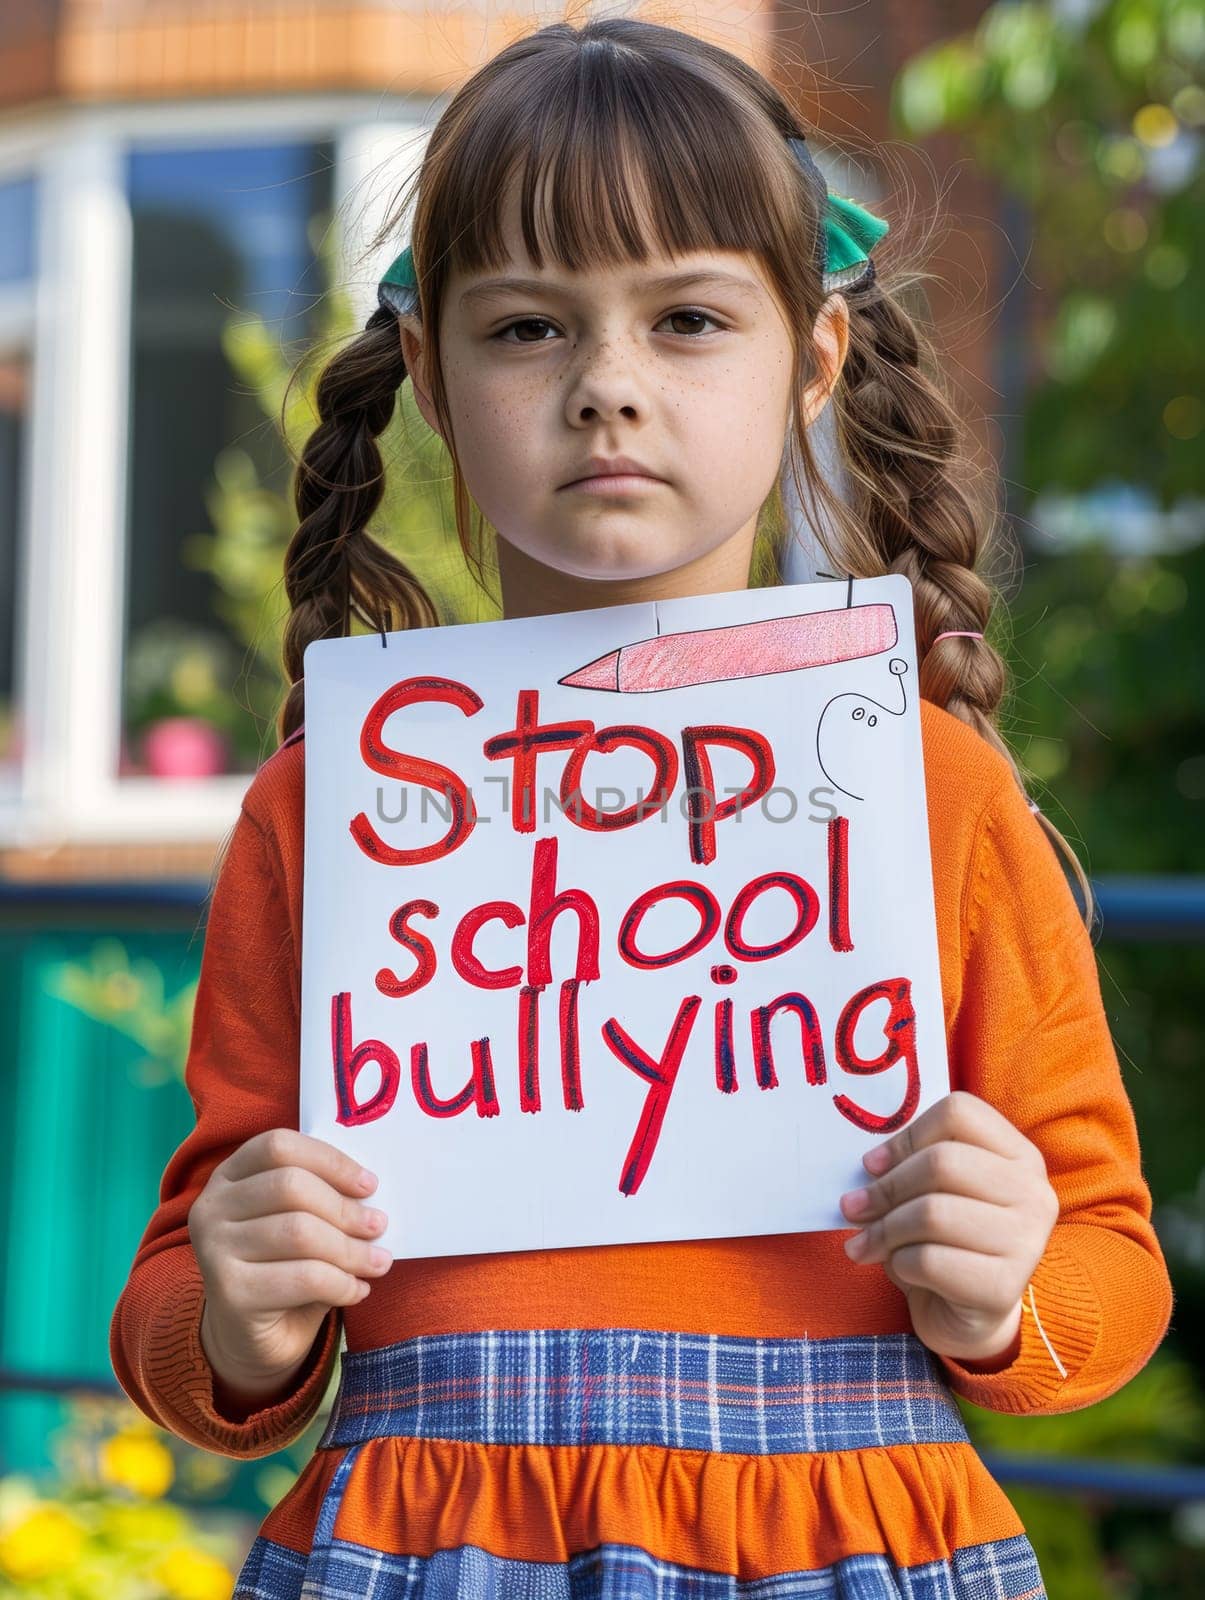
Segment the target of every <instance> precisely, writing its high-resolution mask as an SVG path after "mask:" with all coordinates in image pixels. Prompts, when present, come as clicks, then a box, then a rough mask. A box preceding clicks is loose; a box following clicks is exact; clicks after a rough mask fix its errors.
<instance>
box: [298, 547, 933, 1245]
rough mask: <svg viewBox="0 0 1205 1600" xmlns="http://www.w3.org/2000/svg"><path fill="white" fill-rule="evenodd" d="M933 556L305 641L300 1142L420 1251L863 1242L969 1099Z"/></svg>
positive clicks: (387, 1238)
mask: <svg viewBox="0 0 1205 1600" xmlns="http://www.w3.org/2000/svg"><path fill="white" fill-rule="evenodd" d="M916 677H917V673H916V647H915V639H914V634H913V610H912V588H911V585H910V584H909V582H908V580H907V579H906V578H905V577H903V576H902V575H893V576H890V577H884V578H873V579H859V580H857V581H856V582H854V583H853V584H846V583H833V582H827V583H816V584H807V585H801V586H788V587H775V588H767V589H750V590H743V591H738V592H735V593H725V594H717V595H704V596H697V597H691V598H687V599H678V600H668V601H656V602H650V603H642V604H635V605H623V606H612V607H607V608H604V609H599V610H592V611H582V612H573V613H567V614H559V615H556V616H545V617H535V618H523V619H515V620H512V621H503V622H493V623H474V624H466V625H463V626H447V627H436V628H426V629H420V630H414V631H411V632H403V633H393V634H389V635H386V636H384V642H383V641H382V636H380V635H369V636H362V637H357V638H351V639H337V640H321V641H318V642H316V643H314V644H311V645H310V646H309V648H308V649H307V651H306V653H305V700H306V723H305V734H306V737H305V749H306V756H305V761H306V797H305V882H304V913H303V945H302V1017H301V1128H302V1131H304V1132H306V1133H309V1134H313V1135H316V1136H317V1137H319V1138H322V1139H326V1140H329V1141H330V1142H331V1143H332V1144H335V1145H337V1146H338V1147H339V1148H341V1149H344V1150H346V1151H347V1152H348V1153H349V1154H351V1155H353V1156H354V1157H355V1158H356V1159H357V1160H359V1161H361V1162H363V1163H364V1164H365V1165H366V1166H368V1167H370V1168H371V1169H372V1170H373V1171H374V1172H376V1173H377V1174H378V1175H379V1177H380V1184H379V1187H378V1188H377V1190H376V1191H375V1192H374V1195H373V1203H374V1205H379V1206H380V1207H381V1208H382V1209H383V1210H385V1211H386V1212H387V1213H388V1214H389V1219H390V1220H389V1226H388V1229H387V1231H386V1233H385V1234H384V1235H383V1236H382V1238H381V1240H380V1241H379V1242H381V1243H383V1244H384V1245H385V1246H386V1248H388V1249H390V1250H392V1252H393V1254H394V1255H395V1256H397V1257H415V1256H432V1255H457V1254H468V1253H477V1252H491V1251H498V1250H523V1249H537V1248H548V1247H558V1246H566V1245H588V1244H612V1243H624V1242H631V1241H636V1240H652V1239H696V1238H721V1237H730V1236H733V1235H738V1234H765V1233H784V1232H793V1231H801V1230H808V1229H820V1228H848V1227H849V1223H848V1221H847V1220H846V1219H845V1218H844V1217H843V1216H842V1215H841V1212H840V1208H839V1206H838V1196H839V1195H840V1194H841V1193H843V1192H844V1191H845V1190H846V1189H848V1188H850V1187H853V1186H854V1185H856V1184H857V1183H859V1182H864V1181H865V1173H864V1172H863V1170H862V1168H861V1166H860V1159H861V1156H862V1153H863V1152H864V1151H865V1150H867V1149H868V1148H869V1147H870V1146H871V1145H873V1144H878V1143H880V1142H882V1140H883V1139H885V1138H887V1137H888V1136H889V1135H890V1134H891V1133H892V1132H894V1131H895V1130H896V1129H898V1128H900V1127H902V1126H904V1125H905V1124H906V1123H907V1122H909V1121H911V1120H912V1119H913V1118H914V1117H915V1116H916V1115H917V1114H918V1113H919V1112H920V1111H922V1110H924V1109H925V1107H926V1106H928V1105H930V1104H932V1103H933V1102H934V1101H936V1100H938V1099H941V1098H942V1097H943V1096H944V1095H946V1094H947V1093H948V1092H949V1087H950V1085H949V1074H948V1067H947V1062H946V1051H945V1027H944V1018H943V1011H942V997H941V982H940V973H939V966H938V952H937V938H936V924H935V917H934V909H933V891H932V874H931V867H930V857H929V833H928V821H927V813H926V807H925V791H924V770H923V766H922V752H921V733H920V717H919V705H918V700H917V689H916Z"/></svg>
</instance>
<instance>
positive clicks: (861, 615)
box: [557, 605, 898, 694]
mask: <svg viewBox="0 0 1205 1600" xmlns="http://www.w3.org/2000/svg"><path fill="white" fill-rule="evenodd" d="M897 638H898V632H897V629H896V623H895V611H894V609H893V608H892V607H891V606H890V605H870V606H841V607H839V608H834V609H833V610H830V611H807V612H802V613H800V614H797V615H795V616H789V617H767V618H764V619H763V620H762V621H760V622H737V623H732V624H729V625H728V626H726V627H722V628H696V629H692V630H689V631H687V632H684V633H659V634H656V635H654V636H653V637H652V638H649V639H639V640H636V641H635V642H633V643H632V644H625V645H621V646H620V647H619V649H618V650H609V651H608V652H607V654H606V655H604V656H599V657H597V658H596V659H595V660H594V661H588V662H587V663H586V664H585V666H582V667H578V668H576V670H575V671H573V672H569V673H566V675H565V676H564V677H563V678H560V679H558V680H557V681H558V682H559V683H562V684H564V685H565V687H566V688H571V689H609V690H611V692H612V693H616V694H648V693H651V692H652V691H654V690H657V689H682V688H686V687H687V686H689V685H693V684H698V683H719V682H721V681H723V680H731V679H733V678H760V677H765V676H767V675H768V674H770V673H775V672H798V671H800V670H802V669H803V668H805V667H830V666H834V665H835V664H836V663H837V662H840V661H856V660H858V659H859V658H860V657H863V656H873V655H878V654H879V653H880V652H881V651H883V650H890V649H892V648H893V647H894V645H895V643H896V640H897Z"/></svg>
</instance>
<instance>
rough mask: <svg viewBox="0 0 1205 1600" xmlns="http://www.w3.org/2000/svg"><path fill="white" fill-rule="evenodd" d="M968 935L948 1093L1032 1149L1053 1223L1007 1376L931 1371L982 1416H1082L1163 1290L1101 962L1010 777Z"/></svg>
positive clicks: (1158, 1334)
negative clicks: (961, 1096) (971, 1102)
mask: <svg viewBox="0 0 1205 1600" xmlns="http://www.w3.org/2000/svg"><path fill="white" fill-rule="evenodd" d="M962 920H963V926H964V930H965V939H966V944H965V946H964V951H965V967H964V973H963V986H962V995H961V999H960V1002H959V1005H958V1009H957V1012H956V1014H955V1018H954V1021H953V1025H952V1029H951V1039H950V1068H951V1081H952V1087H954V1088H959V1089H965V1090H967V1091H969V1092H970V1093H972V1094H976V1095H978V1096H980V1097H981V1098H982V1099H984V1100H987V1101H989V1102H990V1103H991V1104H992V1105H994V1106H995V1107H996V1108H997V1110H999V1111H1000V1112H1002V1113H1003V1115H1004V1116H1006V1117H1007V1118H1008V1119H1009V1121H1010V1122H1012V1123H1013V1124H1014V1125H1015V1126H1016V1127H1017V1128H1019V1129H1020V1131H1021V1132H1022V1133H1023V1134H1024V1135H1025V1136H1026V1138H1028V1139H1030V1140H1031V1141H1032V1142H1033V1143H1034V1144H1035V1145H1037V1147H1038V1148H1039V1150H1040V1151H1041V1152H1042V1155H1043V1157H1044V1159H1045V1162H1046V1173H1047V1177H1048V1179H1049V1181H1050V1183H1051V1185H1052V1187H1053V1188H1054V1190H1055V1191H1056V1193H1057V1194H1058V1197H1059V1217H1058V1221H1057V1222H1056V1223H1055V1226H1054V1230H1053V1232H1052V1233H1051V1236H1050V1239H1049V1241H1048V1243H1047V1246H1046V1250H1045V1252H1044V1253H1043V1255H1042V1257H1041V1259H1040V1260H1039V1262H1038V1264H1037V1266H1036V1268H1035V1269H1034V1272H1033V1275H1032V1277H1031V1279H1030V1282H1029V1284H1028V1285H1027V1286H1026V1289H1025V1291H1024V1294H1023V1297H1022V1313H1021V1326H1020V1330H1019V1339H1018V1340H1015V1341H1014V1345H1013V1354H1012V1359H1011V1360H1010V1361H1009V1362H1008V1364H1007V1365H1005V1366H1002V1367H1001V1368H1000V1369H999V1370H996V1371H991V1370H987V1371H981V1372H975V1371H972V1370H970V1369H969V1368H968V1367H966V1366H964V1365H963V1364H962V1363H961V1362H959V1361H956V1360H953V1359H951V1358H949V1357H945V1356H943V1357H941V1358H940V1359H941V1361H942V1363H943V1366H944V1368H945V1371H946V1374H947V1378H948V1380H949V1382H950V1385H951V1387H952V1388H953V1390H954V1391H955V1393H957V1394H959V1395H961V1396H963V1397H964V1398H965V1399H967V1400H970V1401H973V1402H974V1403H975V1404H977V1405H981V1406H985V1407H987V1408H988V1409H989V1410H992V1411H1004V1412H1037V1413H1053V1412H1060V1411H1077V1410H1080V1409H1081V1408H1082V1407H1084V1406H1089V1405H1091V1404H1093V1402H1094V1401H1097V1400H1103V1399H1105V1398H1106V1397H1107V1396H1108V1395H1111V1394H1114V1393H1116V1391H1117V1390H1118V1389H1120V1388H1121V1387H1122V1386H1123V1385H1124V1384H1126V1383H1127V1382H1128V1381H1129V1380H1130V1379H1131V1378H1132V1377H1134V1376H1135V1374H1136V1373H1138V1372H1139V1371H1141V1369H1142V1368H1143V1367H1144V1366H1145V1365H1146V1363H1147V1361H1148V1360H1149V1359H1150V1357H1151V1356H1152V1355H1153V1354H1154V1352H1155V1350H1156V1349H1157V1348H1158V1346H1159V1344H1160V1342H1161V1340H1162V1338H1163V1336H1164V1334H1165V1333H1166V1331H1167V1328H1168V1325H1169V1320H1170V1316H1171V1311H1172V1287H1171V1283H1170V1280H1169V1278H1168V1273H1167V1266H1166V1263H1165V1262H1164V1259H1163V1255H1162V1252H1161V1250H1160V1247H1159V1243H1158V1240H1157V1238H1156V1236H1155V1231H1154V1229H1153V1227H1152V1226H1151V1220H1150V1218H1151V1196H1150V1191H1149V1189H1148V1188H1147V1185H1146V1182H1145V1179H1144V1176H1143V1172H1142V1166H1141V1158H1140V1152H1139V1147H1138V1133H1137V1128H1136V1125H1135V1121H1134V1113H1133V1109H1132V1107H1131V1105H1130V1101H1129V1098H1128V1096H1127V1094H1126V1090H1125V1087H1124V1085H1123V1082H1122V1077H1121V1069H1120V1066H1119V1063H1118V1059H1117V1053H1116V1051H1115V1049H1114V1045H1113V1041H1112V1038H1111V1036H1110V1033H1109V1025H1108V1021H1107V1019H1106V1016H1105V1010H1104V1004H1103V1000H1102V996H1101V989H1100V979H1099V976H1098V974H1097V967H1096V954H1095V950H1094V947H1093V945H1092V941H1091V938H1090V936H1089V933H1088V930H1087V928H1086V927H1085V925H1084V922H1083V919H1082V916H1081V914H1080V911H1079V908H1078V906H1077V904H1076V901H1075V898H1074V896H1073V894H1072V891H1071V887H1070V884H1069V882H1068V880H1067V878H1066V876H1065V875H1064V871H1063V867H1062V865H1061V862H1060V859H1059V857H1058V855H1057V854H1056V852H1055V849H1054V847H1053V845H1052V844H1051V842H1050V840H1049V838H1048V837H1047V835H1046V833H1045V830H1044V829H1043V828H1042V825H1041V823H1040V822H1039V821H1038V819H1037V818H1036V817H1035V816H1034V815H1033V813H1032V812H1031V811H1030V809H1029V806H1028V803H1027V801H1026V799H1025V797H1024V795H1023V794H1022V793H1021V791H1020V789H1019V788H1018V787H1017V785H1016V783H1015V782H1014V780H1013V778H1012V775H1011V772H1010V773H1009V774H1008V775H1007V776H1006V777H1005V779H1004V781H1003V782H1002V783H1001V785H1000V787H999V789H998V790H997V791H996V792H995V793H994V794H993V796H992V798H991V800H990V801H989V802H988V803H987V805H986V807H985V810H984V813H983V815H982V817H981V819H980V823H979V828H978V834H977V839H976V844H975V848H974V852H973V856H972V866H971V873H970V877H969V878H968V881H967V884H966V890H965V896H964V903H963V919H962ZM1002 1355H1007V1352H1002Z"/></svg>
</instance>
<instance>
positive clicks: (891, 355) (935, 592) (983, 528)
mask: <svg viewBox="0 0 1205 1600" xmlns="http://www.w3.org/2000/svg"><path fill="white" fill-rule="evenodd" d="M846 299H847V303H848V305H849V311H850V317H849V343H848V349H847V353H846V361H845V365H844V367H843V369H842V373H841V378H840V381H839V382H838V384H837V385H836V387H835V388H834V390H833V393H832V400H833V403H834V404H835V407H836V415H835V424H836V428H837V432H838V436H839V439H840V443H841V453H842V457H843V461H844V464H845V467H846V469H847V471H848V474H849V477H850V480H851V485H852V494H851V497H850V509H851V511H852V514H853V515H852V524H853V526H851V525H850V519H845V518H842V519H841V520H842V526H843V528H844V529H845V534H844V539H843V542H844V543H845V544H846V545H847V546H848V545H849V544H850V543H851V541H852V542H853V544H854V549H853V550H852V551H847V557H848V558H850V559H852V561H853V562H854V563H855V564H854V565H850V566H849V568H848V570H850V571H854V572H860V573H861V574H862V575H867V576H868V575H870V574H872V573H874V572H880V573H882V572H902V573H904V574H905V575H906V576H907V577H908V579H909V581H910V582H911V584H912V587H913V592H914V595H915V613H916V634H917V654H918V661H919V668H920V693H921V694H922V696H923V697H924V698H925V699H926V700H929V701H931V702H932V703H933V704H935V705H939V706H942V707H944V709H945V710H947V711H949V712H950V713H951V714H952V715H953V716H956V717H958V718H960V719H961V720H962V721H963V722H966V723H967V724H969V726H970V727H972V728H974V729H975V731H976V732H977V733H979V734H980V735H981V736H982V737H983V738H984V739H986V740H987V742H988V743H989V744H990V745H992V746H993V748H995V749H996V750H998V751H999V752H1000V754H1001V755H1003V756H1004V758H1005V759H1006V760H1007V761H1008V763H1009V765H1010V767H1011V768H1012V770H1013V774H1014V776H1015V778H1016V781H1017V784H1018V786H1019V788H1020V789H1021V792H1022V793H1023V794H1027V786H1026V781H1025V777H1024V775H1023V773H1022V771H1021V768H1020V766H1019V764H1018V762H1017V759H1016V757H1015V756H1014V754H1013V752H1012V751H1011V750H1010V749H1009V748H1008V746H1007V744H1006V743H1005V741H1004V739H1003V737H1002V736H1001V734H1000V731H999V723H998V717H999V708H1000V704H1001V701H1002V700H1003V699H1004V697H1005V695H1006V692H1007V690H1008V688H1009V675H1008V668H1007V665H1006V663H1005V661H1004V659H1003V657H1002V656H1001V655H1000V654H999V653H998V652H997V650H996V649H995V648H994V647H993V645H992V644H990V643H989V642H988V640H987V639H986V638H973V637H972V638H968V637H958V636H957V635H959V634H986V633H987V631H988V624H989V622H990V620H991V617H992V608H993V604H994V601H995V598H996V591H995V589H994V586H993V583H992V581H991V580H990V579H989V577H987V576H985V575H984V573H983V558H984V557H985V556H986V554H987V551H988V547H989V545H990V544H992V543H993V538H992V536H993V534H994V531H995V528H996V521H995V512H994V508H993V507H991V506H987V505H983V504H981V503H979V502H977V501H976V499H975V497H974V495H973V494H972V492H971V491H972V482H973V477H974V475H975V474H976V473H977V471H978V469H977V468H976V467H975V466H974V452H973V446H972V443H971V441H970V440H969V439H968V437H967V435H966V433H965V432H964V428H965V424H964V423H963V421H962V418H961V417H960V415H959V412H958V411H957V410H956V409H955V406H954V405H953V404H952V403H951V401H950V400H949V399H948V398H947V397H946V395H945V394H944V393H943V392H942V389H941V388H940V387H939V386H938V383H937V382H936V381H935V380H934V379H931V378H930V377H929V376H928V375H927V373H929V372H933V373H936V372H938V371H939V370H940V369H939V366H938V363H937V361H936V359H935V357H934V352H933V348H932V345H931V343H930V342H929V341H928V339H927V338H926V337H925V335H924V334H923V333H922V332H921V330H920V329H919V328H918V326H917V324H916V322H915V321H914V320H913V318H912V317H911V316H909V314H908V312H907V311H906V310H905V309H904V308H903V306H902V305H901V304H900V303H899V301H898V299H896V298H893V297H892V295H891V294H889V293H887V292H885V290H884V289H883V288H882V286H881V284H880V283H879V282H878V280H877V279H876V277H875V275H874V270H873V267H872V268H871V271H870V274H869V281H868V282H866V283H865V284H863V285H862V286H860V287H858V288H855V289H853V290H851V291H849V292H848V293H847V294H846ZM985 476H986V475H984V474H982V473H980V474H979V477H980V478H981V479H982V478H984V477H985ZM951 633H953V634H954V635H956V636H955V637H952V638H943V637H941V636H942V635H945V634H951ZM1029 804H1030V809H1031V810H1033V811H1034V813H1035V814H1036V816H1037V818H1038V820H1039V822H1040V823H1041V825H1042V827H1043V828H1044V829H1045V830H1046V832H1047V834H1048V835H1049V837H1050V839H1051V842H1052V844H1053V845H1054V847H1055V849H1056V850H1057V851H1058V852H1060V853H1061V854H1062V855H1063V857H1064V858H1065V860H1066V861H1067V863H1068V865H1069V867H1070V870H1071V873H1072V875H1073V877H1074V879H1075V881H1076V883H1077V885H1078V888H1079V891H1080V895H1081V896H1082V900H1083V907H1082V913H1083V915H1084V918H1085V921H1086V923H1087V925H1088V926H1089V928H1091V926H1092V923H1093V920H1094V917H1095V902H1094V898H1093V894H1092V889H1091V885H1090V884H1089V882H1088V878H1087V876H1086V874H1085V873H1084V870H1083V868H1082V866H1081V865H1080V863H1079V860H1078V859H1077V857H1076V855H1075V852H1074V850H1073V849H1072V848H1071V846H1070V845H1069V844H1068V842H1067V840H1066V839H1065V838H1064V837H1063V835H1062V834H1061V833H1060V832H1059V830H1058V829H1057V828H1056V827H1055V826H1054V824H1053V823H1052V822H1051V821H1050V820H1049V818H1047V817H1045V816H1043V815H1042V813H1041V811H1040V810H1039V809H1038V807H1037V805H1036V804H1035V803H1034V802H1033V801H1032V800H1031V801H1030V802H1029Z"/></svg>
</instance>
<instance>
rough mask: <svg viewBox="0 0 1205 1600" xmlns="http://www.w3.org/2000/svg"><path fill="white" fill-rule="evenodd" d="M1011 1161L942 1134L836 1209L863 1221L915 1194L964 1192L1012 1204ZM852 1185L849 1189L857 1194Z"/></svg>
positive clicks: (843, 1199)
mask: <svg viewBox="0 0 1205 1600" xmlns="http://www.w3.org/2000/svg"><path fill="white" fill-rule="evenodd" d="M1018 1187H1019V1186H1018V1183H1017V1172H1016V1163H1015V1162H1013V1161H1010V1160H1009V1159H1008V1158H1007V1157H1006V1156H1000V1155H997V1154H996V1153H995V1152H994V1151H992V1150H985V1149H983V1148H982V1146H980V1145H972V1144H962V1143H960V1142H959V1141H958V1140H957V1139H942V1140H940V1141H939V1142H938V1143H936V1144H930V1145H926V1146H925V1147H924V1148H923V1149H921V1150H917V1151H916V1152H915V1153H914V1154H913V1155H910V1156H905V1157H904V1159H903V1160H902V1161H900V1162H898V1163H897V1164H896V1165H895V1166H894V1167H891V1168H890V1169H889V1170H888V1171H887V1172H885V1173H884V1174H883V1175H882V1176H881V1177H880V1178H878V1179H877V1180H876V1181H875V1182H873V1183H870V1184H868V1185H867V1187H866V1191H865V1194H866V1198H865V1200H863V1201H862V1202H860V1203H859V1204H857V1205H854V1204H852V1203H850V1200H849V1196H848V1195H842V1196H841V1209H842V1211H843V1212H844V1213H845V1215H846V1216H847V1217H849V1218H850V1219H851V1221H854V1222H857V1223H859V1224H865V1223H867V1222H870V1221H872V1220H873V1219H874V1218H875V1217H881V1216H883V1215H885V1214H886V1213H887V1212H888V1211H890V1210H891V1209H892V1208H893V1207H895V1206H898V1205H902V1204H903V1202H904V1201H905V1200H910V1199H912V1198H913V1196H914V1195H921V1194H936V1193H942V1194H964V1195H968V1196H970V1197H971V1198H972V1199H976V1200H987V1201H990V1202H991V1203H992V1204H993V1205H998V1206H1007V1205H1012V1204H1013V1203H1014V1202H1015V1200H1016V1198H1017V1193H1018ZM857 1192H858V1191H856V1190H854V1191H851V1193H857Z"/></svg>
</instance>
